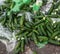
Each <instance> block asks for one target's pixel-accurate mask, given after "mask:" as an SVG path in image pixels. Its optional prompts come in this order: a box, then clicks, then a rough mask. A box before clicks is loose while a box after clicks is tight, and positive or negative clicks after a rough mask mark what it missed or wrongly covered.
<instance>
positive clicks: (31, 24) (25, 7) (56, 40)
mask: <svg viewBox="0 0 60 54" xmlns="http://www.w3.org/2000/svg"><path fill="white" fill-rule="evenodd" d="M14 1H15V0H6V1H5V4H4V5H0V23H1V24H2V25H3V26H4V27H6V28H8V29H9V30H10V31H11V32H13V31H14V30H19V32H17V34H16V40H17V45H16V47H15V49H14V54H18V53H19V52H23V51H24V49H25V45H29V42H31V41H33V42H34V43H35V44H36V45H37V46H38V44H39V43H40V44H41V43H43V44H47V43H51V44H55V45H60V22H56V21H53V20H52V19H51V18H56V19H57V18H60V1H59V0H53V2H52V6H51V8H50V9H49V11H48V12H47V13H45V14H43V13H42V12H41V11H40V9H41V7H42V6H44V5H46V3H47V2H48V0H42V3H41V6H40V8H39V6H34V4H35V2H36V0H29V3H28V4H26V3H23V2H28V0H26V1H25V0H23V2H22V0H20V1H21V2H20V1H19V0H18V1H19V2H18V1H15V2H14ZM20 3H22V4H21V5H20ZM15 5H17V6H18V7H17V6H15ZM30 6H31V7H30ZM32 6H33V7H32ZM16 7H17V8H16ZM15 8H16V10H15ZM33 9H34V10H33ZM36 10H38V11H36ZM26 12H29V13H30V14H31V15H30V16H28V17H27V19H26ZM29 17H30V18H29ZM29 19H30V21H29Z"/></svg>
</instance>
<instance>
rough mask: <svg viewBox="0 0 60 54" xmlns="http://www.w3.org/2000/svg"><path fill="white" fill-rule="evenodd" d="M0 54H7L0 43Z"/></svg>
mask: <svg viewBox="0 0 60 54" xmlns="http://www.w3.org/2000/svg"><path fill="white" fill-rule="evenodd" d="M0 54H7V51H6V47H5V45H4V44H3V43H1V42H0Z"/></svg>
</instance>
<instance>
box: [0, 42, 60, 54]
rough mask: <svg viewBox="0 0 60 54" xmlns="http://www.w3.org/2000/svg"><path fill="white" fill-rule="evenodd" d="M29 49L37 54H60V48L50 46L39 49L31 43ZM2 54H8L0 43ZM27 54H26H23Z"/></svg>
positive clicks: (0, 53)
mask: <svg viewBox="0 0 60 54" xmlns="http://www.w3.org/2000/svg"><path fill="white" fill-rule="evenodd" d="M29 47H30V48H31V49H32V50H33V51H36V52H37V54H60V46H55V45H51V44H48V45H46V46H45V47H44V48H41V49H40V48H38V47H37V46H36V45H35V44H34V43H33V42H31V43H30V45H29ZM0 54H7V51H6V47H5V45H4V44H3V43H1V42H0ZM23 54H25V53H23Z"/></svg>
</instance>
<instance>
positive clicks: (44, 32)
mask: <svg viewBox="0 0 60 54" xmlns="http://www.w3.org/2000/svg"><path fill="white" fill-rule="evenodd" d="M40 28H41V31H42V33H43V34H44V35H46V31H45V29H44V28H43V26H42V25H40Z"/></svg>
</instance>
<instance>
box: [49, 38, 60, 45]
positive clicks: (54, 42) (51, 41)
mask: <svg viewBox="0 0 60 54" xmlns="http://www.w3.org/2000/svg"><path fill="white" fill-rule="evenodd" d="M48 42H49V43H51V44H54V45H60V42H59V41H56V40H51V39H50V40H49V41H48Z"/></svg>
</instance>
